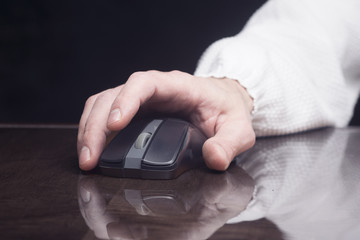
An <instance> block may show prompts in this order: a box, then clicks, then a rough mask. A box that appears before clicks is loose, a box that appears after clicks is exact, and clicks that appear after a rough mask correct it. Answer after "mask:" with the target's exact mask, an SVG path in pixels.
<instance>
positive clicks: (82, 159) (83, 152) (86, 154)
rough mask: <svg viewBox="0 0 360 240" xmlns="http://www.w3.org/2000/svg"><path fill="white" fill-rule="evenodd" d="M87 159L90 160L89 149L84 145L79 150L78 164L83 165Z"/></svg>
mask: <svg viewBox="0 0 360 240" xmlns="http://www.w3.org/2000/svg"><path fill="white" fill-rule="evenodd" d="M89 160H90V149H89V148H88V147H86V146H84V147H82V149H81V151H80V157H79V164H80V166H83V165H84V164H85V163H86V162H87V161H89Z"/></svg>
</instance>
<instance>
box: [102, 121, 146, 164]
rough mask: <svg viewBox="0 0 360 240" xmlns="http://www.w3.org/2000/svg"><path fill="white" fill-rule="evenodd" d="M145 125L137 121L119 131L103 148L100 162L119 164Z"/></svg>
mask: <svg viewBox="0 0 360 240" xmlns="http://www.w3.org/2000/svg"><path fill="white" fill-rule="evenodd" d="M145 124H147V123H146V122H142V121H139V122H135V123H133V124H131V125H129V126H127V127H126V128H124V129H123V130H121V132H119V133H118V135H116V137H115V138H114V139H113V140H112V141H111V142H110V143H109V145H108V146H107V147H106V148H105V150H104V151H103V153H102V154H101V156H100V161H103V162H107V163H121V162H122V161H124V159H125V157H126V154H127V153H128V152H129V149H130V148H131V146H132V145H133V143H134V141H135V140H136V138H137V137H138V135H139V133H140V132H141V130H143V129H144V127H145V126H146V125H145Z"/></svg>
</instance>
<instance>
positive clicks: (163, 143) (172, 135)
mask: <svg viewBox="0 0 360 240" xmlns="http://www.w3.org/2000/svg"><path fill="white" fill-rule="evenodd" d="M187 129H188V125H187V124H185V123H184V122H183V121H176V120H167V121H164V123H163V124H162V125H161V127H160V129H158V131H157V132H156V136H154V137H153V140H152V141H151V143H150V146H149V148H148V151H147V152H146V154H145V157H144V160H143V164H146V165H150V166H169V165H172V164H173V163H174V162H175V160H176V158H177V156H178V154H179V152H180V150H181V148H182V146H183V142H184V139H185V137H186V133H187Z"/></svg>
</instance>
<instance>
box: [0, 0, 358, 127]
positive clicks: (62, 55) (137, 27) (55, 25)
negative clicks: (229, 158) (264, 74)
mask: <svg viewBox="0 0 360 240" xmlns="http://www.w3.org/2000/svg"><path fill="white" fill-rule="evenodd" d="M264 2H265V1H264V0H227V1H201V2H200V1H186V0H182V1H145V0H143V1H134V0H132V1H130V0H129V1H120V0H118V1H115V0H77V1H76V0H62V1H60V0H59V1H46V0H42V1H41V0H38V1H29V0H28V1H26V0H22V1H20V0H2V1H0V79H1V86H0V123H10V122H11V123H14V122H15V123H77V122H78V120H79V118H80V115H81V112H82V108H83V105H84V102H85V101H86V99H87V98H88V97H89V96H91V95H92V94H95V93H97V92H100V91H102V90H105V89H107V88H110V87H114V86H117V85H119V84H121V83H123V82H124V81H126V79H127V78H128V76H129V75H130V74H131V73H133V72H135V71H140V70H149V69H157V70H162V71H169V70H174V69H177V70H181V71H185V72H189V73H192V72H193V71H194V70H195V67H196V64H197V61H198V59H199V57H200V56H201V54H202V53H203V51H204V50H205V49H206V48H207V47H208V46H209V45H210V44H211V43H212V42H214V41H216V40H218V39H220V38H222V37H227V36H232V35H235V34H237V33H238V32H239V31H240V30H241V28H242V27H243V26H244V24H245V23H246V20H247V19H248V18H249V17H250V16H251V14H252V13H253V12H254V11H255V10H256V9H257V8H258V7H259V6H261V5H262V4H263V3H264ZM356 112H357V113H359V106H358V108H357V110H356ZM352 123H353V124H354V123H357V124H359V123H360V117H359V116H355V118H354V119H353V121H352Z"/></svg>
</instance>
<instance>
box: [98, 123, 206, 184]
mask: <svg viewBox="0 0 360 240" xmlns="http://www.w3.org/2000/svg"><path fill="white" fill-rule="evenodd" d="M205 140H206V138H205V136H204V134H202V132H201V131H200V130H199V129H197V128H196V127H195V126H194V125H192V124H191V123H189V122H187V121H184V120H180V119H172V118H165V119H143V120H138V121H133V122H131V123H130V124H129V125H128V126H127V127H126V128H124V129H123V130H122V131H120V133H119V134H118V135H117V136H116V137H115V138H114V139H113V140H112V141H111V142H110V143H109V144H108V145H107V147H106V148H105V150H104V151H103V153H102V154H101V156H100V159H99V164H98V166H99V168H100V171H101V173H102V174H104V175H108V176H113V177H126V178H142V179H173V178H176V177H178V176H179V175H180V174H182V173H183V172H185V171H187V170H189V169H191V168H195V167H198V166H200V165H202V164H203V163H204V161H203V158H202V145H203V143H204V141H205Z"/></svg>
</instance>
